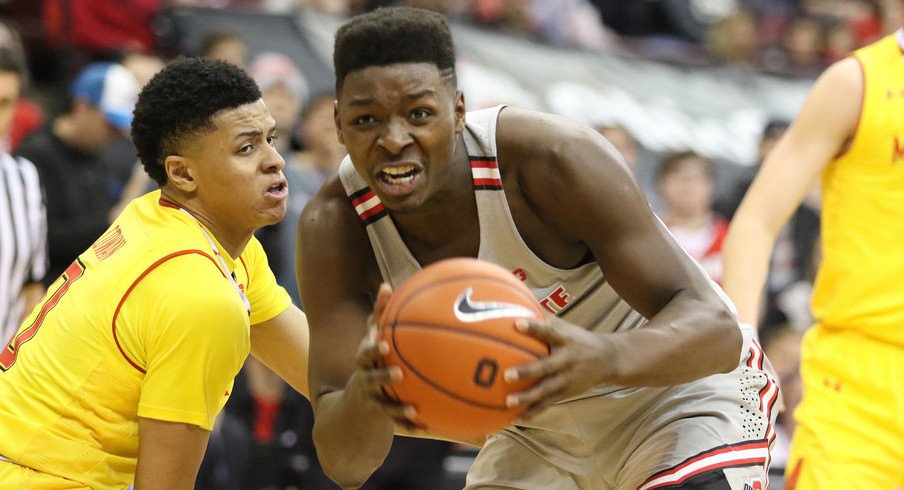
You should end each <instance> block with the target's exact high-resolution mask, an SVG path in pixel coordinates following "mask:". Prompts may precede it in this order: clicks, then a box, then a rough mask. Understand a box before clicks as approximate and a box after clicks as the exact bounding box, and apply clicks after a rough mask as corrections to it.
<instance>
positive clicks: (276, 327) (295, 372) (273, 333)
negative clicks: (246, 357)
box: [251, 305, 311, 399]
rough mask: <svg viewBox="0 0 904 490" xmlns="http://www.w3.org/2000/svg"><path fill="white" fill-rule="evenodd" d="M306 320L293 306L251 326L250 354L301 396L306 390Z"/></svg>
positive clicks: (308, 341)
mask: <svg viewBox="0 0 904 490" xmlns="http://www.w3.org/2000/svg"><path fill="white" fill-rule="evenodd" d="M309 344H310V339H309V338H308V321H307V318H306V317H305V314H304V313H303V312H302V311H301V310H299V309H298V307H297V306H295V305H289V307H288V308H286V311H284V312H282V313H280V314H279V315H276V316H275V317H273V318H271V319H270V320H267V321H265V322H262V323H259V324H256V325H252V326H251V354H252V355H253V356H254V357H256V358H257V359H258V360H259V361H261V362H262V363H264V364H265V365H266V366H267V367H268V368H270V369H272V370H273V372H274V373H276V374H278V375H279V376H280V377H281V378H283V379H284V380H286V382H287V383H289V384H290V385H291V386H292V387H293V388H295V389H296V390H297V391H298V392H299V393H301V394H303V395H304V396H306V397H308V398H309V399H310V398H311V394H310V393H311V391H310V389H309V388H308V362H307V356H305V355H301V354H299V353H306V352H308V348H309Z"/></svg>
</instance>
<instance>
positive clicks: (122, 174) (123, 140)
mask: <svg viewBox="0 0 904 490" xmlns="http://www.w3.org/2000/svg"><path fill="white" fill-rule="evenodd" d="M120 63H121V64H122V66H124V67H125V68H126V69H127V70H129V72H131V73H132V75H133V76H134V77H135V81H136V82H138V88H139V89H141V88H142V87H144V86H145V85H146V84H147V83H148V82H149V81H150V80H151V78H152V77H153V76H154V75H156V74H157V72H159V71H160V70H162V69H163V66H164V62H163V59H162V58H161V57H159V56H156V55H153V54H147V53H131V54H128V55H126V56H125V57H123V59H122V61H121V62H120ZM104 158H105V159H106V160H107V161H108V162H109V165H110V167H111V173H112V180H111V183H110V192H111V195H112V196H114V197H115V198H116V201H117V202H116V205H115V206H113V208H112V209H111V210H110V222H112V221H113V220H114V219H116V217H117V216H119V213H120V212H122V210H123V209H124V208H125V207H126V205H127V204H129V202H131V201H132V199H135V198H136V197H138V196H140V195H142V194H144V193H146V192H148V191H150V190H152V189H153V188H154V187H156V186H155V185H154V184H153V181H152V180H151V178H150V177H149V176H148V174H147V172H145V171H144V169H143V168H142V167H141V162H140V161H139V160H138V151H137V150H136V149H135V145H134V144H132V140H131V139H130V138H129V137H128V135H125V134H117V135H116V137H115V138H114V139H113V142H112V143H111V144H110V146H109V147H108V148H107V150H105V151H104Z"/></svg>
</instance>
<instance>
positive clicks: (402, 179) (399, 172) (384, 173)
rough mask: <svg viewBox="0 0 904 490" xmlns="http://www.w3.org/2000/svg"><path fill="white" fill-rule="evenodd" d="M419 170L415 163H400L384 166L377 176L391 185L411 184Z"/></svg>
mask: <svg viewBox="0 0 904 490" xmlns="http://www.w3.org/2000/svg"><path fill="white" fill-rule="evenodd" d="M419 172H420V171H419V170H418V169H416V168H415V167H414V165H400V166H398V167H387V168H384V169H383V170H381V171H380V172H378V173H377V178H378V179H380V180H381V181H383V182H384V183H386V184H389V185H391V186H404V185H407V184H410V183H411V182H412V181H413V180H414V177H415V176H416V175H417V174H418V173H419Z"/></svg>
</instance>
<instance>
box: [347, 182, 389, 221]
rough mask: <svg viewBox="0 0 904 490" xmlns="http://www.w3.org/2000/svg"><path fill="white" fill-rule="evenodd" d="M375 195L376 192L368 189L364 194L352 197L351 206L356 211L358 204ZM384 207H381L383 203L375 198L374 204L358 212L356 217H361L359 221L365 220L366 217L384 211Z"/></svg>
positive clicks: (368, 217)
mask: <svg viewBox="0 0 904 490" xmlns="http://www.w3.org/2000/svg"><path fill="white" fill-rule="evenodd" d="M376 196H377V194H376V193H375V192H374V191H373V190H371V189H368V190H367V192H365V193H364V194H361V195H360V196H358V197H356V198H354V199H352V207H354V208H355V211H356V212H358V206H360V205H362V204H364V203H366V202H367V201H369V200H371V199H373V198H375V197H376ZM385 209H386V208H384V207H383V203H382V202H380V201H379V200H377V202H376V204H374V205H373V206H371V207H370V208H367V209H365V210H363V211H360V212H358V217H359V218H361V221H364V222H367V220H368V219H370V218H371V217H373V216H374V215H376V214H380V213H382V212H383V211H385Z"/></svg>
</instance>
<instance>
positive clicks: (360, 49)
mask: <svg viewBox="0 0 904 490" xmlns="http://www.w3.org/2000/svg"><path fill="white" fill-rule="evenodd" d="M395 63H432V64H434V65H436V67H437V68H438V69H439V70H440V71H443V72H447V73H448V74H449V75H450V76H451V77H452V81H453V82H454V80H455V45H454V43H453V42H452V31H451V30H450V29H449V23H448V22H446V18H445V17H444V16H443V15H442V14H439V13H437V12H432V11H430V10H424V9H418V8H411V7H384V8H379V9H376V10H374V11H373V12H368V13H366V14H362V15H359V16H357V17H354V18H352V19H351V20H350V21H348V22H347V23H345V24H344V25H343V26H342V27H340V28H339V30H338V31H336V42H335V44H334V46H333V66H334V67H335V69H336V93H337V94H338V93H339V91H340V90H341V89H342V84H343V82H344V81H345V77H346V76H347V75H348V74H349V73H351V72H353V71H356V70H360V69H363V68H367V67H369V66H387V65H392V64H395Z"/></svg>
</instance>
